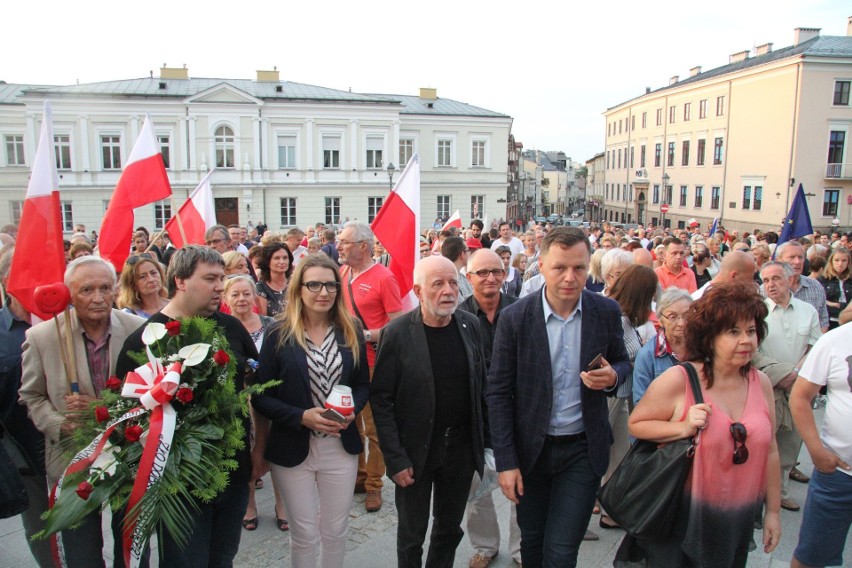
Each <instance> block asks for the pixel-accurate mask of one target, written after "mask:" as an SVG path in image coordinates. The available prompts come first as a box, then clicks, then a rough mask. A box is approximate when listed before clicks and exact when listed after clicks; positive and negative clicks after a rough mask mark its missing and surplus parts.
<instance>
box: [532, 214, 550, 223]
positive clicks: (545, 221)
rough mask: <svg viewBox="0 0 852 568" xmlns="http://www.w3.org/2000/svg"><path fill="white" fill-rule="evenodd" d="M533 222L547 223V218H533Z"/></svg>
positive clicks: (540, 216) (541, 216)
mask: <svg viewBox="0 0 852 568" xmlns="http://www.w3.org/2000/svg"><path fill="white" fill-rule="evenodd" d="M535 222H536V223H547V217H545V216H543V215H539V216H538V217H536V218H535Z"/></svg>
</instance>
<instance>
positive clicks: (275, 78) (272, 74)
mask: <svg viewBox="0 0 852 568" xmlns="http://www.w3.org/2000/svg"><path fill="white" fill-rule="evenodd" d="M279 81H281V79H280V78H279V75H278V67H273V68H272V71H261V70H260V69H258V70H257V82H258V83H278V82H279Z"/></svg>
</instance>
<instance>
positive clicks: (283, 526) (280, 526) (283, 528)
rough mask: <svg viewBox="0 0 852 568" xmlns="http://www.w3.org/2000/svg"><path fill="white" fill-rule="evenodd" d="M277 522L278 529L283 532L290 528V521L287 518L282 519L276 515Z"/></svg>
mask: <svg viewBox="0 0 852 568" xmlns="http://www.w3.org/2000/svg"><path fill="white" fill-rule="evenodd" d="M275 522H276V523H278V530H279V531H281V532H287V531H289V530H290V523H288V522H287V519H282V518H281V517H276V518H275Z"/></svg>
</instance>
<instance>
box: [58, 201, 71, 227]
mask: <svg viewBox="0 0 852 568" xmlns="http://www.w3.org/2000/svg"><path fill="white" fill-rule="evenodd" d="M59 215H60V216H61V217H62V230H63V231H68V232H71V231H73V230H74V212H73V210H72V208H71V202H70V201H60V202H59Z"/></svg>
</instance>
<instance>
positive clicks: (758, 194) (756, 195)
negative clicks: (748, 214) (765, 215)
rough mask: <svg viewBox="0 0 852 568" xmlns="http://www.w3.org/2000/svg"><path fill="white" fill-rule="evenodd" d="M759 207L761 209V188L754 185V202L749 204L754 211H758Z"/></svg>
mask: <svg viewBox="0 0 852 568" xmlns="http://www.w3.org/2000/svg"><path fill="white" fill-rule="evenodd" d="M761 207H763V186H762V185H756V186H754V201H752V203H751V208H752V209H753V210H754V211H760V208H761Z"/></svg>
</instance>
